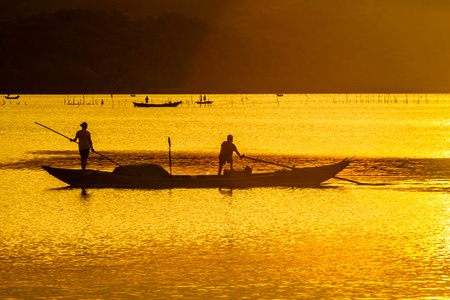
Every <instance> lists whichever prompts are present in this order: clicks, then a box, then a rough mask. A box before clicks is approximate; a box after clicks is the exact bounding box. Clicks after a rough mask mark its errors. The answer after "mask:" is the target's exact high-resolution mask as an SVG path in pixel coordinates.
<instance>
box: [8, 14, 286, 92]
mask: <svg viewBox="0 0 450 300" xmlns="http://www.w3.org/2000/svg"><path fill="white" fill-rule="evenodd" d="M0 43H1V45H0V49H1V50H0V51H1V55H0V70H1V72H0V93H62V94H65V93H178V92H190V93H212V92H215V93H233V92H242V91H245V92H267V91H269V90H271V89H272V90H273V91H276V90H278V89H279V88H281V87H278V86H276V84H274V86H268V85H267V83H268V82H270V80H269V77H270V76H269V75H268V74H267V72H265V70H267V69H270V70H271V71H272V72H273V71H275V70H276V67H277V66H270V65H268V64H269V63H270V61H271V59H270V58H271V56H272V55H271V54H270V50H269V48H267V47H261V45H259V44H258V43H256V42H254V41H251V40H250V39H248V38H247V37H245V36H240V35H239V33H237V32H235V31H234V32H233V31H231V30H220V29H218V28H214V27H213V26H212V25H210V24H208V23H207V22H206V21H202V20H200V19H194V18H189V17H185V16H181V15H177V14H170V13H165V14H162V15H160V16H158V17H150V18H146V19H145V20H133V19H131V18H129V17H128V16H127V15H125V14H122V13H120V12H117V11H112V12H105V11H98V10H75V9H70V10H60V11H57V12H55V13H47V14H40V15H34V16H31V17H27V18H22V19H18V20H14V21H7V22H4V23H2V24H1V28H0ZM262 49H264V50H262ZM262 86H264V87H265V88H266V89H265V90H264V91H262V90H260V88H261V87H262Z"/></svg>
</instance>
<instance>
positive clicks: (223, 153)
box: [219, 134, 241, 175]
mask: <svg viewBox="0 0 450 300" xmlns="http://www.w3.org/2000/svg"><path fill="white" fill-rule="evenodd" d="M233 152H236V154H237V155H238V156H239V157H241V154H240V153H239V151H238V149H237V148H236V146H235V145H234V144H233V136H232V135H231V134H230V135H228V137H227V140H226V141H225V142H223V143H222V148H221V149H220V154H219V175H222V168H223V165H224V164H225V163H227V162H228V163H229V164H230V168H231V170H233Z"/></svg>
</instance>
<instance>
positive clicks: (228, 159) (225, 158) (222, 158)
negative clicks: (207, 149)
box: [219, 156, 233, 164]
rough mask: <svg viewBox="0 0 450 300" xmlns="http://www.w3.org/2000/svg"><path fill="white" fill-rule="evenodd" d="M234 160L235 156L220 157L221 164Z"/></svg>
mask: <svg viewBox="0 0 450 300" xmlns="http://www.w3.org/2000/svg"><path fill="white" fill-rule="evenodd" d="M232 161H233V156H228V157H219V164H224V163H229V164H231V162H232Z"/></svg>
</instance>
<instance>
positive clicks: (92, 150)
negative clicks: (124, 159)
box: [34, 122, 124, 167]
mask: <svg viewBox="0 0 450 300" xmlns="http://www.w3.org/2000/svg"><path fill="white" fill-rule="evenodd" d="M34 123H36V124H37V125H39V126H42V127H44V128H46V129H48V130H50V131H53V132H54V133H57V134H59V135H60V136H63V137H65V138H66V139H68V140H70V141H72V139H71V138H69V137H68V136H65V135H64V134H62V133H59V132H58V131H56V130H53V129H51V128H49V127H47V126H45V125H42V124H41V123H38V122H34ZM74 143H77V142H74ZM77 144H78V143H77ZM92 152H94V153H97V154H98V155H100V156H101V157H103V158H106V159H107V160H109V161H110V162H113V163H115V164H116V165H118V166H119V167H124V166H122V165H121V164H119V163H118V162H116V161H114V160H112V159H110V158H109V157H106V156H105V155H103V154H101V153H99V152H97V151H94V150H92Z"/></svg>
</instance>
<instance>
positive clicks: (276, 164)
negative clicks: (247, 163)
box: [241, 155, 295, 170]
mask: <svg viewBox="0 0 450 300" xmlns="http://www.w3.org/2000/svg"><path fill="white" fill-rule="evenodd" d="M241 158H247V159H251V160H254V161H259V162H262V163H266V164H269V165H274V166H279V167H283V168H289V169H292V170H295V167H291V166H286V165H282V164H278V163H274V162H271V161H267V160H262V159H258V158H253V157H248V156H245V155H242V156H241Z"/></svg>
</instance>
